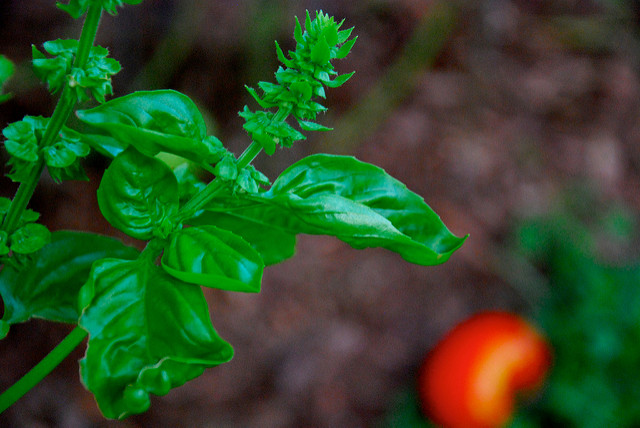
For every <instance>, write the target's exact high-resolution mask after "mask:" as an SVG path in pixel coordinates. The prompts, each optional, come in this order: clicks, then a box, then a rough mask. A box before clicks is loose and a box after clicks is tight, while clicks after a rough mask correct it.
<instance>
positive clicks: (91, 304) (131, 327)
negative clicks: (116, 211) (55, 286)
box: [79, 259, 233, 419]
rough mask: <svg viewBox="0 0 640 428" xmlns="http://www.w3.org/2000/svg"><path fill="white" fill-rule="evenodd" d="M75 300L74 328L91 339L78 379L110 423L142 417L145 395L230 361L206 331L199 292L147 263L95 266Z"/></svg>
mask: <svg viewBox="0 0 640 428" xmlns="http://www.w3.org/2000/svg"><path fill="white" fill-rule="evenodd" d="M80 295H81V298H80V304H81V306H83V310H82V315H81V316H80V321H79V325H80V326H81V327H82V328H84V329H85V330H87V331H88V332H89V344H88V347H87V353H86V355H85V357H84V358H83V359H82V360H81V361H80V375H81V377H82V381H83V382H84V385H85V386H86V387H87V389H89V390H90V391H91V392H92V393H93V394H94V396H95V398H96V401H97V403H98V406H99V407H100V410H101V411H102V413H103V415H104V416H105V417H107V418H112V419H113V418H118V419H122V418H125V417H127V416H129V415H131V414H136V413H142V412H144V411H146V410H147V409H148V407H149V405H150V394H154V395H164V394H166V393H167V392H169V390H170V389H171V388H175V387H177V386H180V385H182V384H184V383H185V382H187V381H189V380H191V379H193V378H195V377H198V376H200V375H201V374H202V372H203V371H204V369H205V368H207V367H213V366H216V365H219V364H222V363H225V362H227V361H229V360H230V359H231V357H232V356H233V348H232V347H231V345H229V344H228V343H227V342H225V341H224V340H223V339H222V338H221V337H220V336H219V335H218V333H217V332H216V331H215V329H214V328H213V326H212V325H211V320H210V318H209V311H208V308H207V302H206V300H205V298H204V295H203V293H202V289H201V288H200V287H194V286H193V285H190V284H185V283H184V282H182V281H179V280H177V279H175V278H173V277H171V276H169V275H168V274H167V273H165V272H164V271H163V270H162V269H161V268H160V267H158V266H155V265H154V264H153V263H151V262H149V261H147V260H146V259H139V260H136V261H126V260H118V259H102V260H99V261H97V262H95V263H94V265H93V268H92V270H91V274H90V276H89V280H88V281H87V283H86V284H85V285H84V286H83V288H82V291H81V293H80Z"/></svg>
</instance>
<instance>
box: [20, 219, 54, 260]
mask: <svg viewBox="0 0 640 428" xmlns="http://www.w3.org/2000/svg"><path fill="white" fill-rule="evenodd" d="M10 241H11V245H10V248H11V251H13V252H14V253H17V254H31V253H35V252H36V251H38V250H39V249H41V248H42V247H44V246H45V245H47V244H48V243H49V242H51V232H49V229H47V228H46V227H45V226H43V225H41V224H38V223H27V224H25V225H24V226H22V227H20V228H19V229H18V230H16V231H15V232H13V233H12V234H11V238H10Z"/></svg>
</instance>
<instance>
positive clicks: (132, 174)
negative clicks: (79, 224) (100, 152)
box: [98, 147, 180, 239]
mask: <svg viewBox="0 0 640 428" xmlns="http://www.w3.org/2000/svg"><path fill="white" fill-rule="evenodd" d="M179 198H180V196H179V194H178V181H177V180H176V177H175V175H174V174H173V172H172V171H171V168H169V167H168V166H167V164H165V163H164V162H162V161H161V160H158V159H156V158H151V157H148V156H145V155H143V154H142V153H140V152H138V151H137V150H136V149H135V148H133V147H129V148H128V149H127V150H125V151H123V152H122V153H120V154H119V155H118V156H116V158H115V159H114V160H113V162H112V163H111V165H110V166H109V168H107V170H106V171H105V173H104V176H103V177H102V181H101V182H100V187H99V188H98V205H99V206H100V211H102V214H103V215H104V217H105V218H106V219H107V220H108V221H109V223H111V224H112V225H113V226H114V227H115V228H117V229H119V230H121V231H123V232H124V233H126V234H127V235H129V236H133V237H134V238H138V239H150V238H151V237H153V235H154V231H156V230H160V229H161V228H162V227H163V222H164V221H166V220H167V219H168V218H169V216H170V215H171V214H174V213H175V212H176V211H177V210H178V203H179Z"/></svg>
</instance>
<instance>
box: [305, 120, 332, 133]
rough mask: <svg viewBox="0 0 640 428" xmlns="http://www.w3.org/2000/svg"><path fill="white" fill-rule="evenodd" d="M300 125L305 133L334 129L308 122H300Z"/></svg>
mask: <svg viewBox="0 0 640 428" xmlns="http://www.w3.org/2000/svg"><path fill="white" fill-rule="evenodd" d="M298 124H299V125H300V128H301V129H302V130H303V131H331V130H333V128H327V127H326V126H324V125H320V124H319V123H315V122H309V121H306V120H298Z"/></svg>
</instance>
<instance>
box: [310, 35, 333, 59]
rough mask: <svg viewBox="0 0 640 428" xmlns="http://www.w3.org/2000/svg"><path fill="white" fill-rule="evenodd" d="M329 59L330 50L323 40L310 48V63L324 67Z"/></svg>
mask: <svg viewBox="0 0 640 428" xmlns="http://www.w3.org/2000/svg"><path fill="white" fill-rule="evenodd" d="M330 59H331V50H330V48H329V45H328V44H327V42H326V40H325V39H324V38H322V39H320V40H319V41H318V42H317V43H316V44H315V45H314V46H313V47H312V48H311V61H313V62H314V63H316V64H317V65H325V64H326V63H327V62H329V60H330Z"/></svg>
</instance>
